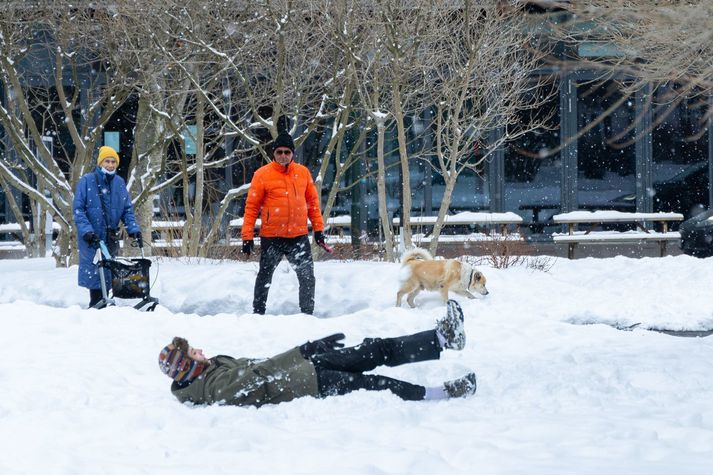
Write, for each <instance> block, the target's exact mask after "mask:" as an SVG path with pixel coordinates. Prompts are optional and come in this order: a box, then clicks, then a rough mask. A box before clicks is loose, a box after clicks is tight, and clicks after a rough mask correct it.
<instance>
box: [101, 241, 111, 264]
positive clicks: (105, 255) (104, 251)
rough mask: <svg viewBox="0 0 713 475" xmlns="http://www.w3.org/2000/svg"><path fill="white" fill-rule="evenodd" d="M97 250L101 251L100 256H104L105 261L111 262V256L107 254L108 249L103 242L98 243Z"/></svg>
mask: <svg viewBox="0 0 713 475" xmlns="http://www.w3.org/2000/svg"><path fill="white" fill-rule="evenodd" d="M99 249H101V251H102V255H103V256H104V258H105V259H109V260H111V254H109V248H107V247H106V244H104V241H99Z"/></svg>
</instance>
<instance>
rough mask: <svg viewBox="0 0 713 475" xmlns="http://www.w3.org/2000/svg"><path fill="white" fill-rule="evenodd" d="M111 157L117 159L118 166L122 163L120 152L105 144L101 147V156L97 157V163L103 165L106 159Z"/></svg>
mask: <svg viewBox="0 0 713 475" xmlns="http://www.w3.org/2000/svg"><path fill="white" fill-rule="evenodd" d="M109 157H111V158H113V159H115V160H116V166H117V167H118V166H119V163H120V160H119V154H118V153H116V150H114V149H113V148H111V147H109V146H108V145H104V146H103V147H100V148H99V157H97V165H101V164H102V162H103V161H104V159H105V158H109Z"/></svg>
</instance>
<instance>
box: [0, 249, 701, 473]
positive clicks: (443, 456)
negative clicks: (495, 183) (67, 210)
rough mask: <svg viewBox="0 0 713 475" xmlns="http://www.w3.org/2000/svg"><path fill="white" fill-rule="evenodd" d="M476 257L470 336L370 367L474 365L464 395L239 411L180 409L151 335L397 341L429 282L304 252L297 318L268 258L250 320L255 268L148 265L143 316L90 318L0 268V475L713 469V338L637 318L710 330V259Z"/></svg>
mask: <svg viewBox="0 0 713 475" xmlns="http://www.w3.org/2000/svg"><path fill="white" fill-rule="evenodd" d="M481 270H483V271H484V273H485V274H486V277H487V278H488V288H489V290H490V295H488V296H487V297H485V298H483V299H478V300H465V299H460V298H459V300H460V302H461V304H462V305H463V309H464V311H465V314H466V331H467V334H468V344H467V346H466V349H465V350H464V351H461V352H454V351H446V352H444V353H443V355H442V358H441V360H440V361H434V362H426V363H418V364H414V365H407V366H402V367H399V368H390V369H383V370H382V371H380V372H381V373H383V374H388V375H392V376H396V377H400V378H403V379H406V380H410V381H414V382H420V383H424V384H426V385H436V384H439V383H440V382H441V381H443V380H447V379H451V378H453V377H457V376H460V375H461V374H463V373H464V372H466V371H467V370H469V369H471V368H472V369H474V370H475V371H476V372H477V373H478V383H479V384H478V393H477V394H476V395H475V396H474V397H472V398H469V399H459V400H448V401H438V402H404V401H401V400H400V399H398V398H396V397H395V396H393V395H391V394H390V393H388V392H378V393H374V392H370V393H367V392H364V391H362V392H358V393H353V394H350V395H347V396H344V397H335V398H330V399H325V400H318V399H312V398H304V399H299V400H296V401H293V402H291V403H287V404H282V405H278V406H266V407H263V408H261V409H254V408H239V407H220V406H214V407H189V406H186V405H181V404H179V403H178V402H177V401H176V400H175V399H174V398H173V396H172V395H171V393H170V391H169V386H170V380H169V379H168V378H166V377H165V376H164V375H163V374H162V373H161V372H160V371H159V369H158V364H157V357H158V353H159V351H160V349H161V348H162V347H163V346H164V345H165V344H167V343H168V342H169V341H170V339H171V338H172V337H173V336H175V335H180V336H184V337H186V338H187V339H188V340H189V341H190V342H191V343H192V344H193V345H195V346H197V347H200V348H203V349H204V351H205V353H206V354H208V355H215V354H220V353H222V354H230V355H234V356H253V357H260V356H269V355H272V354H275V353H277V352H280V351H282V350H284V349H287V348H289V347H291V346H295V345H298V344H300V343H302V342H304V341H305V340H307V339H314V338H318V337H320V336H324V335H326V334H330V333H333V332H337V331H343V332H345V333H346V334H347V343H348V344H356V343H358V342H359V341H360V340H361V339H362V338H363V337H366V336H396V335H400V334H408V333H413V332H416V331H420V330H423V329H427V328H430V327H431V326H432V325H433V322H434V320H435V319H436V318H437V317H439V316H440V315H441V314H442V313H443V310H444V306H443V305H442V303H441V302H440V301H439V300H438V296H437V294H435V293H422V294H421V295H420V296H419V297H418V298H417V303H418V304H419V307H418V308H416V309H408V308H400V309H399V308H395V307H394V300H395V294H396V289H397V276H398V273H399V267H398V265H397V264H389V263H378V262H319V263H317V264H316V275H317V299H316V301H317V311H316V315H315V316H314V317H312V316H306V315H300V314H298V308H297V282H296V277H295V274H294V272H293V271H292V270H290V269H289V266H288V265H287V264H286V263H285V262H283V263H282V264H281V266H280V268H278V271H277V272H276V274H275V279H274V285H273V289H272V291H271V293H270V298H269V300H268V312H270V313H271V315H266V316H257V315H252V314H251V313H250V310H251V300H252V286H253V282H254V279H255V274H256V272H257V265H256V264H255V263H244V262H205V261H203V262H195V261H193V262H185V261H184V262H179V261H175V260H173V261H171V260H162V261H160V262H159V263H158V265H156V264H154V266H153V267H152V272H153V273H154V274H155V273H156V271H158V276H157V277H156V278H155V286H154V288H153V290H152V295H154V296H157V297H159V298H160V299H161V304H162V305H161V306H160V307H159V308H158V309H157V310H156V312H154V313H141V312H137V311H135V310H133V309H132V308H130V307H128V306H120V307H115V308H110V309H106V310H102V311H97V310H86V309H85V308H84V306H86V303H87V300H88V295H87V292H86V291H85V290H84V289H79V288H78V287H77V286H76V272H77V270H76V268H71V269H55V268H54V267H53V263H52V261H51V260H49V259H38V260H12V261H8V260H6V261H0V351H1V352H2V354H3V364H2V365H0V441H2V443H1V446H2V448H1V449H0V474H5V475H8V474H43V475H50V474H87V475H96V474H122V475H124V474H171V475H180V474H189V473H199V474H201V475H209V474H230V475H234V474H241V475H251V474H256V475H257V474H259V475H267V474H302V473H304V474H320V475H326V474H337V473H338V474H360V475H362V474H428V475H434V474H469V475H470V474H474V473H478V474H514V473H522V474H553V473H560V474H565V473H566V474H574V473H576V474H601V473H610V474H657V473H660V474H710V473H713V336H711V337H706V338H680V337H674V336H669V335H666V334H662V333H658V332H652V331H646V330H644V329H645V328H660V329H671V330H684V329H687V330H703V329H711V328H713V300H712V299H711V284H712V283H713V259H703V260H700V259H693V258H691V257H688V256H676V257H665V258H644V259H630V258H624V257H617V258H612V259H581V260H575V261H568V260H563V259H560V260H557V261H556V262H554V266H553V267H552V268H551V269H550V270H549V271H548V272H542V271H538V270H531V269H527V268H525V267H516V268H508V269H502V270H498V269H491V268H481ZM119 303H120V305H127V304H128V303H129V302H126V301H120V302H119ZM636 324H639V325H637V326H635V328H634V329H633V330H632V331H622V330H617V329H615V328H614V327H619V328H624V327H630V326H632V325H636Z"/></svg>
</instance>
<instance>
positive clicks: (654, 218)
mask: <svg viewBox="0 0 713 475" xmlns="http://www.w3.org/2000/svg"><path fill="white" fill-rule="evenodd" d="M552 220H553V221H554V222H555V223H558V224H566V225H567V234H558V233H555V234H553V236H552V239H553V240H554V242H555V243H560V244H567V246H568V252H567V257H569V258H570V259H573V258H574V248H575V247H576V246H577V244H580V243H587V244H639V243H645V242H655V243H657V244H658V245H659V250H660V254H659V255H660V256H662V257H663V256H664V255H665V254H666V245H667V244H668V243H669V242H672V241H678V240H680V239H681V234H680V233H679V232H677V231H669V230H668V223H669V222H670V221H681V220H683V215H682V214H680V213H625V212H621V211H572V212H570V213H562V214H556V215H554V216H552ZM605 223H615V224H631V225H632V227H635V228H636V229H632V230H630V231H596V230H593V229H592V228H593V227H596V226H601V225H602V224H605ZM580 225H586V226H588V227H589V229H587V230H586V231H578V230H577V228H578V226H580ZM657 225H658V227H659V228H660V230H659V231H657V230H655V229H654V228H655V227H656V226H657Z"/></svg>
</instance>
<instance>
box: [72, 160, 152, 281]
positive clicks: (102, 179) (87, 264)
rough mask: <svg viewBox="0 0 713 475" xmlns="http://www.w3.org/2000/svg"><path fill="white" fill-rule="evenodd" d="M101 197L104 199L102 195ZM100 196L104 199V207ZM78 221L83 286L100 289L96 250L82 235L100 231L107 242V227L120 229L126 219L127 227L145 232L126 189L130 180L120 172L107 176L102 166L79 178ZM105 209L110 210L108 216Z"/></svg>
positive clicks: (75, 219) (107, 279)
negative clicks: (125, 178)
mask: <svg viewBox="0 0 713 475" xmlns="http://www.w3.org/2000/svg"><path fill="white" fill-rule="evenodd" d="M100 196H101V198H100ZM100 199H103V200H104V206H103V207H102V203H101V201H99V200H100ZM73 208H74V223H75V225H76V227H77V241H78V242H79V274H78V280H79V285H80V286H81V287H86V288H88V289H99V288H101V283H100V281H99V268H98V267H97V266H96V265H95V264H94V255H95V253H96V249H94V248H93V247H92V246H90V245H89V244H87V242H86V241H85V240H84V239H83V238H82V237H83V236H84V235H85V234H87V233H89V232H94V233H96V234H97V235H98V236H99V237H100V238H101V240H102V241H104V242H106V235H107V232H106V228H107V227H109V228H111V229H113V230H117V229H118V228H119V221H123V222H124V226H125V227H126V230H127V231H128V232H129V233H130V234H131V233H137V232H140V231H141V228H139V225H138V224H136V217H135V216H134V207H133V205H132V204H131V199H130V198H129V192H128V191H127V190H126V182H125V181H124V179H123V178H121V177H120V176H118V175H107V174H105V173H104V171H103V169H102V168H101V167H97V168H96V170H95V171H94V172H92V173H88V174H86V175H84V176H83V177H82V178H80V179H79V183H78V184H77V189H76V190H75V193H74V204H73ZM104 209H106V210H107V214H106V219H105V216H104V214H105V213H104ZM104 276H105V278H106V282H107V289H109V288H111V276H110V273H109V272H105V273H104Z"/></svg>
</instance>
